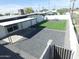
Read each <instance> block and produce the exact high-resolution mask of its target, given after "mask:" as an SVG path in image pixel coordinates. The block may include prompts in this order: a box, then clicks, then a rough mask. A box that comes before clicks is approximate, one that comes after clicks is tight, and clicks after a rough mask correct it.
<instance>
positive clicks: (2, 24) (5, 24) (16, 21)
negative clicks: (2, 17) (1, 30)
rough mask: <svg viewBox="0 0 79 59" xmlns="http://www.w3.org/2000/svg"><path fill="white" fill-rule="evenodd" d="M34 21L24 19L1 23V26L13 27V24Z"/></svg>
mask: <svg viewBox="0 0 79 59" xmlns="http://www.w3.org/2000/svg"><path fill="white" fill-rule="evenodd" d="M32 19H34V18H23V19H18V20H13V21H7V22H2V23H0V25H1V26H8V25H12V24H16V23H20V22H24V21H28V20H32Z"/></svg>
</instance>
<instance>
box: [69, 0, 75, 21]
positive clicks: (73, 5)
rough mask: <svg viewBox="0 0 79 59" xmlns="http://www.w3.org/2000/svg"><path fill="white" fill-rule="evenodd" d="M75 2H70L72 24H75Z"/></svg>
mask: <svg viewBox="0 0 79 59" xmlns="http://www.w3.org/2000/svg"><path fill="white" fill-rule="evenodd" d="M75 1H76V0H70V3H71V11H70V13H71V18H72V22H73V11H74V7H75Z"/></svg>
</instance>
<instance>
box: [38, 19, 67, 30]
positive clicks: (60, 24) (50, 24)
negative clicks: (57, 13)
mask: <svg viewBox="0 0 79 59" xmlns="http://www.w3.org/2000/svg"><path fill="white" fill-rule="evenodd" d="M37 26H38V27H39V28H43V27H45V28H48V29H56V30H65V29H66V20H59V21H55V20H53V21H43V22H41V23H39V24H37Z"/></svg>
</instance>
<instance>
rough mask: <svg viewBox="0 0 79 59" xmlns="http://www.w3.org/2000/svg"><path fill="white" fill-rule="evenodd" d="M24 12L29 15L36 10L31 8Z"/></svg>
mask: <svg viewBox="0 0 79 59" xmlns="http://www.w3.org/2000/svg"><path fill="white" fill-rule="evenodd" d="M24 11H25V13H27V14H29V13H33V12H34V10H33V9H32V8H31V7H28V8H25V9H24Z"/></svg>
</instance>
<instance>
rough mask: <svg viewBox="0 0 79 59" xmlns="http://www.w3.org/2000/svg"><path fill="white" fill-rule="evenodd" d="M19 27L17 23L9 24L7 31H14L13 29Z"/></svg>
mask: <svg viewBox="0 0 79 59" xmlns="http://www.w3.org/2000/svg"><path fill="white" fill-rule="evenodd" d="M17 29H18V25H17V24H14V25H10V26H7V31H8V32H13V31H15V30H17Z"/></svg>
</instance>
